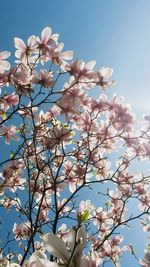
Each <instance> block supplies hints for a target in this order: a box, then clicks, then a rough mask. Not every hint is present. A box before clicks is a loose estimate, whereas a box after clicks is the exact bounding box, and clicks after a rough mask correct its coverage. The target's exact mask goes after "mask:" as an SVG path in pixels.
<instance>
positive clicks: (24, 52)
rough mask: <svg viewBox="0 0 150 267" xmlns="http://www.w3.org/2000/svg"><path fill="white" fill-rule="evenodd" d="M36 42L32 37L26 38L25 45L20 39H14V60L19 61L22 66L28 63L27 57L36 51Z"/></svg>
mask: <svg viewBox="0 0 150 267" xmlns="http://www.w3.org/2000/svg"><path fill="white" fill-rule="evenodd" d="M36 42H37V41H36V37H35V36H34V35H32V36H30V37H29V38H28V42H27V45H26V44H25V43H24V41H23V40H22V39H20V38H14V43H15V47H16V48H17V51H16V52H15V56H16V58H18V59H19V62H20V61H21V62H22V63H24V64H27V63H28V61H29V58H28V56H30V55H31V53H33V52H35V51H36ZM27 58H28V60H27Z"/></svg>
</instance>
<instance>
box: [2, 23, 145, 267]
mask: <svg viewBox="0 0 150 267" xmlns="http://www.w3.org/2000/svg"><path fill="white" fill-rule="evenodd" d="M58 38H59V35H58V34H52V32H51V29H50V28H49V27H47V28H45V29H44V30H43V31H42V33H41V38H39V37H36V36H34V35H33V36H30V37H29V38H28V41H27V44H26V43H24V41H23V40H22V39H20V38H15V39H14V43H15V48H16V52H15V57H16V61H15V63H16V65H15V66H14V67H11V66H10V63H9V62H8V60H7V58H8V57H9V56H10V53H9V52H7V51H4V52H1V53H0V87H1V96H0V137H1V144H2V145H1V147H2V148H4V144H6V147H7V148H6V153H5V154H7V156H6V158H3V157H2V160H1V162H0V167H1V174H0V197H1V198H0V209H1V211H2V213H1V214H2V215H3V214H4V213H5V210H6V211H8V212H7V213H6V214H5V215H6V216H7V222H9V221H10V220H12V219H10V218H13V220H14V222H13V227H12V228H11V226H10V225H8V227H6V220H4V219H3V218H2V222H1V231H2V230H3V231H4V233H5V238H4V240H3V241H1V244H0V246H1V258H0V266H7V267H8V266H9V267H12V266H25V267H27V266H28V267H44V266H46V267H50V266H53V267H59V266H65V267H98V266H105V265H106V266H107V265H108V263H110V262H112V264H114V265H115V266H120V260H121V258H122V257H123V254H124V251H128V252H129V253H131V254H132V255H134V256H135V257H136V255H135V253H134V249H133V247H132V246H131V245H130V244H127V243H126V236H123V229H124V228H126V227H128V226H130V223H131V222H132V221H134V220H138V219H140V221H141V224H142V227H143V228H144V230H146V231H148V230H149V229H150V225H149V217H148V215H149V209H150V192H149V190H148V186H149V173H148V172H147V173H144V170H143V171H142V172H140V171H139V169H140V168H139V167H138V166H139V164H141V160H144V159H145V160H147V161H148V160H149V158H150V144H149V141H150V117H149V116H145V118H144V119H145V120H144V121H145V122H144V124H143V126H142V127H141V130H140V131H139V130H138V129H136V128H135V126H134V125H135V118H134V115H133V113H132V110H131V108H130V106H129V105H128V104H126V103H125V102H124V99H123V97H119V96H117V95H114V97H113V99H112V100H109V99H108V98H107V96H106V95H105V94H102V93H100V95H98V96H97V98H96V99H95V98H92V97H91V95H92V94H91V90H92V91H93V90H94V87H99V90H103V91H105V89H107V88H108V87H110V86H112V85H113V84H114V81H113V80H110V77H111V75H112V73H113V71H112V69H110V68H104V67H103V68H101V69H100V70H98V71H97V70H94V67H95V64H96V62H95V61H91V62H88V63H85V62H84V61H82V60H74V61H72V58H73V53H72V52H71V51H65V52H64V51H63V46H64V45H63V43H59V42H58ZM100 92H102V91H100ZM12 145H13V146H12ZM10 148H11V149H10ZM133 166H136V168H133ZM135 169H136V171H135ZM137 170H138V171H137ZM132 201H133V202H134V203H136V204H135V205H136V206H137V208H135V210H134V209H133V210H131V208H129V207H130V203H132ZM12 214H13V215H12ZM14 214H15V215H14ZM1 217H3V216H1ZM123 239H124V241H123ZM122 241H123V242H124V243H123V245H122ZM136 258H137V257H136ZM137 260H138V259H137ZM139 264H141V265H142V266H147V267H148V266H150V253H149V251H147V252H146V254H145V259H144V260H140V262H139Z"/></svg>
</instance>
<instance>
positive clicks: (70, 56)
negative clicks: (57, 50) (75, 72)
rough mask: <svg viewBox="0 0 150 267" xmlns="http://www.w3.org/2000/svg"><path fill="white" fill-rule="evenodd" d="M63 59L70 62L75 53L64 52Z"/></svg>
mask: <svg viewBox="0 0 150 267" xmlns="http://www.w3.org/2000/svg"><path fill="white" fill-rule="evenodd" d="M61 57H62V58H63V59H68V60H70V59H72V58H73V52H72V51H66V52H62V53H61Z"/></svg>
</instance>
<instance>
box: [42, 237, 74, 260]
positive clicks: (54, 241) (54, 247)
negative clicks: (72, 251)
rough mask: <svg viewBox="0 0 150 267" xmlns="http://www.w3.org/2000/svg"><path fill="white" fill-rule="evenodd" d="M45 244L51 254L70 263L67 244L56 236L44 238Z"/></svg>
mask: <svg viewBox="0 0 150 267" xmlns="http://www.w3.org/2000/svg"><path fill="white" fill-rule="evenodd" d="M43 243H44V246H45V248H46V249H47V251H48V252H49V253H51V254H52V255H54V256H56V257H58V258H59V259H61V260H62V261H64V262H68V260H69V258H70V255H69V253H68V251H67V249H66V246H65V243H64V242H63V241H62V240H61V239H60V238H59V237H58V236H56V235H54V234H47V235H45V236H44V237H43Z"/></svg>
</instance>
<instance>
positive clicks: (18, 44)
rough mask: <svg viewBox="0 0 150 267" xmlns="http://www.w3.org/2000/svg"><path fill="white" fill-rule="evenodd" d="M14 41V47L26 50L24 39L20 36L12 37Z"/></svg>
mask: <svg viewBox="0 0 150 267" xmlns="http://www.w3.org/2000/svg"><path fill="white" fill-rule="evenodd" d="M14 43H15V47H16V48H17V49H19V50H21V51H22V52H24V50H26V48H27V47H26V45H25V43H24V41H23V40H22V39H20V38H17V37H16V38H14Z"/></svg>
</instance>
